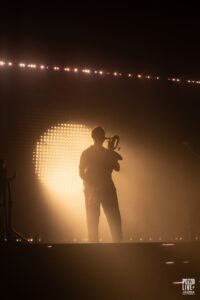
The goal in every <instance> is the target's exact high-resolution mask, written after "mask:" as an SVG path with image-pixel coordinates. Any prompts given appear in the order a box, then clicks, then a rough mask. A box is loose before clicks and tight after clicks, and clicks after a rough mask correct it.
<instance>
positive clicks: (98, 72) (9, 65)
mask: <svg viewBox="0 0 200 300" xmlns="http://www.w3.org/2000/svg"><path fill="white" fill-rule="evenodd" d="M12 67H14V68H19V69H32V70H34V69H37V70H42V71H45V70H52V71H56V72H61V71H63V72H65V73H74V74H86V75H90V76H91V75H94V76H101V77H102V76H112V77H123V78H129V79H140V80H142V79H143V80H144V79H145V80H160V79H163V80H167V81H171V82H173V83H179V84H180V83H182V84H190V85H199V84H200V80H193V79H183V78H173V77H172V78H161V77H160V76H155V75H145V74H136V73H121V72H118V71H114V72H107V71H105V70H104V71H103V70H94V69H90V68H86V69H81V68H77V67H60V66H46V65H43V64H42V65H41V64H35V63H25V62H19V63H13V62H11V61H5V60H0V69H2V68H12Z"/></svg>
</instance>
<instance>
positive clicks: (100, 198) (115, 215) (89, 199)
mask: <svg viewBox="0 0 200 300" xmlns="http://www.w3.org/2000/svg"><path fill="white" fill-rule="evenodd" d="M84 192H85V204H86V216H87V225H88V237H89V242H98V225H99V216H100V205H102V207H103V210H104V213H105V215H106V218H107V221H108V224H109V227H110V231H111V235H112V240H113V242H120V241H122V228H121V216H120V211H119V205H118V199H117V193H116V189H115V187H113V186H111V187H109V188H105V189H91V188H86V189H85V191H84Z"/></svg>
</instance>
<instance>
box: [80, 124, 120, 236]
mask: <svg viewBox="0 0 200 300" xmlns="http://www.w3.org/2000/svg"><path fill="white" fill-rule="evenodd" d="M92 138H93V140H94V145H92V146H90V147H89V148H87V149H86V150H85V151H83V153H82V155H81V158H80V166H79V170H80V177H81V178H82V179H83V182H84V193H85V204H86V216H87V225H88V236H89V241H90V242H98V225H99V216H100V205H102V207H103V210H104V213H105V215H106V218H107V221H108V224H109V227H110V231H111V235H112V239H113V241H114V242H120V241H121V240H122V230H121V216H120V211H119V205H118V199H117V193H116V188H115V185H114V183H113V180H112V171H113V170H115V171H119V170H120V166H119V163H118V161H119V160H122V157H121V156H120V155H119V154H118V153H117V152H115V151H113V150H108V149H106V148H104V147H103V142H104V141H105V139H106V138H105V131H104V130H103V128H101V127H96V128H95V129H94V130H93V131H92Z"/></svg>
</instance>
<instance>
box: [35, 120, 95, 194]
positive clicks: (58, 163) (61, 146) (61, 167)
mask: <svg viewBox="0 0 200 300" xmlns="http://www.w3.org/2000/svg"><path fill="white" fill-rule="evenodd" d="M91 144H92V138H91V133H90V130H89V129H88V128H87V127H86V126H85V125H82V124H75V123H68V124H63V123H62V124H58V125H57V126H52V127H51V128H50V129H48V130H47V131H46V132H45V133H44V134H43V135H42V136H41V137H40V139H39V141H38V142H37V145H36V149H35V151H34V154H33V161H34V164H35V173H36V174H37V176H38V178H39V179H40V180H41V182H42V183H43V184H44V185H46V186H47V187H48V188H49V189H51V190H53V191H55V192H61V193H68V192H78V191H82V190H83V184H82V180H81V179H80V177H79V160H80V156H81V153H82V151H83V150H85V149H86V148H87V147H89V146H90V145H91Z"/></svg>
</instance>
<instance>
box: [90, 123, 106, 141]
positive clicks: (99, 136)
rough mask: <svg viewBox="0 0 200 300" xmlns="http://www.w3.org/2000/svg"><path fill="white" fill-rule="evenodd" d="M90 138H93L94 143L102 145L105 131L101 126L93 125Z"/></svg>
mask: <svg viewBox="0 0 200 300" xmlns="http://www.w3.org/2000/svg"><path fill="white" fill-rule="evenodd" d="M92 138H93V140H94V144H95V145H102V144H103V142H104V141H105V139H106V136H105V131H104V129H103V128H102V127H100V126H99V127H95V128H94V129H93V130H92Z"/></svg>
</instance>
